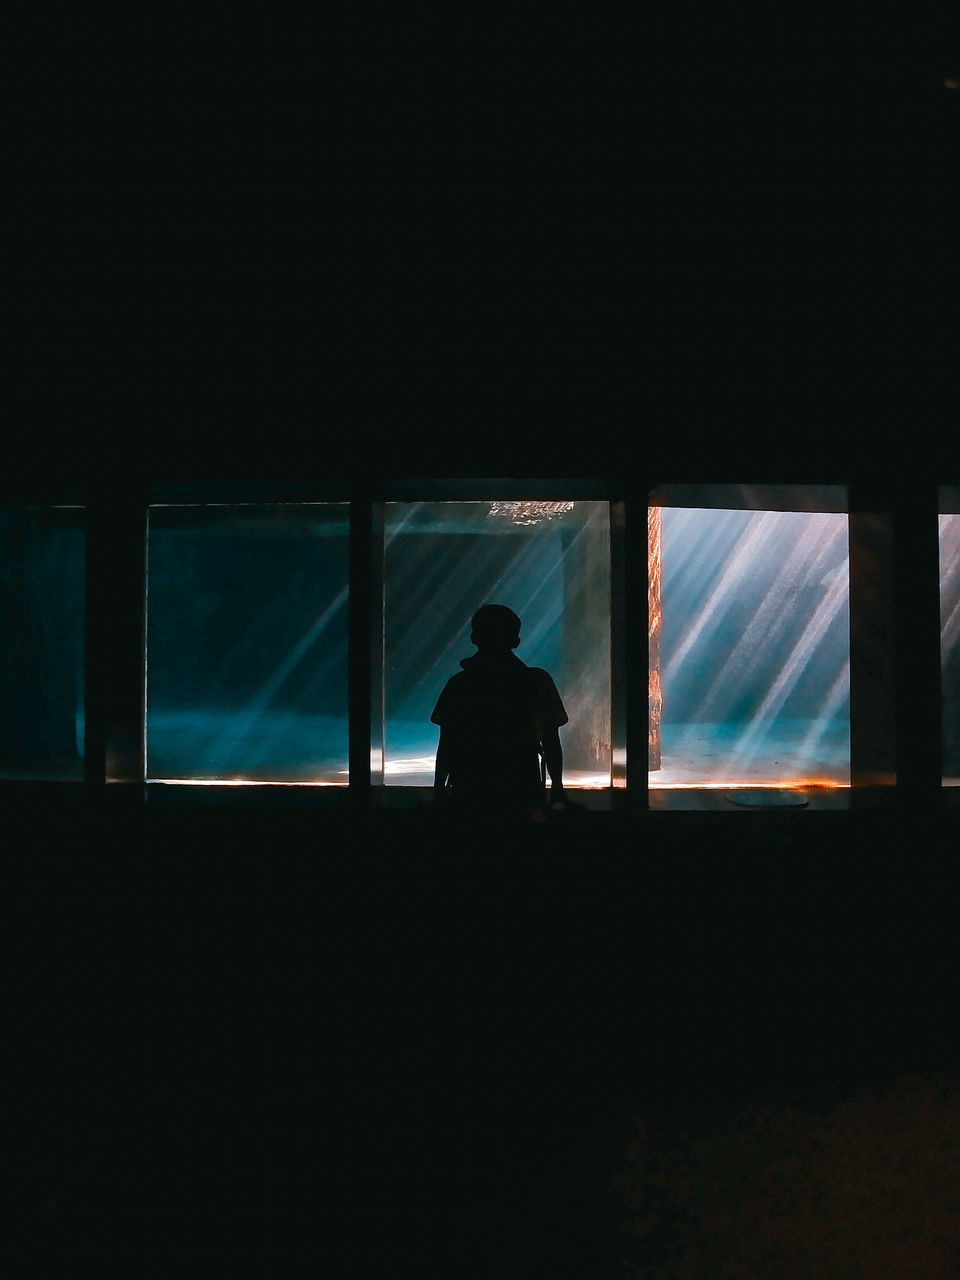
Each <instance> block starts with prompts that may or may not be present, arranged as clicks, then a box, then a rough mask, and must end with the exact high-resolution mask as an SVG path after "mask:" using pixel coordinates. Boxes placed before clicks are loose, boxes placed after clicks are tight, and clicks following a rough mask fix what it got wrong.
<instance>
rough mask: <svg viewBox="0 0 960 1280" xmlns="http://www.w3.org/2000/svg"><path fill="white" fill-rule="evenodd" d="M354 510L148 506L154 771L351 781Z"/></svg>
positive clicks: (172, 776) (167, 775)
mask: <svg viewBox="0 0 960 1280" xmlns="http://www.w3.org/2000/svg"><path fill="white" fill-rule="evenodd" d="M348 511H349V509H348V506H347V504H346V503H287V504H282V503H281V504H272V505H260V504H233V505H223V506H215V505H203V506H200V505H192V506H159V505H158V506H152V507H150V509H149V520H148V534H147V539H148V543H147V545H148V557H147V673H146V683H147V689H146V776H147V779H148V780H151V781H170V780H176V781H180V782H300V783H324V784H328V785H329V784H332V785H340V786H343V785H345V784H346V782H347V760H348V750H347V744H348V723H347V722H348V690H347V653H348V647H347V627H348V594H349V538H348V531H349V522H348Z"/></svg>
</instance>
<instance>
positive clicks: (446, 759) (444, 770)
mask: <svg viewBox="0 0 960 1280" xmlns="http://www.w3.org/2000/svg"><path fill="white" fill-rule="evenodd" d="M449 777H450V744H449V740H448V737H447V733H446V730H445V729H444V728H443V726H442V725H441V726H440V741H439V743H438V744H437V767H436V769H435V770H434V774H433V798H434V800H442V799H443V796H444V793H445V791H446V787H447V780H448V779H449Z"/></svg>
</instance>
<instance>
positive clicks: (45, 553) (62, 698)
mask: <svg viewBox="0 0 960 1280" xmlns="http://www.w3.org/2000/svg"><path fill="white" fill-rule="evenodd" d="M85 547H86V534H85V526H84V511H83V509H82V508H80V507H52V506H51V507H20V508H9V507H8V508H3V509H0V548H2V554H0V654H2V659H0V661H2V668H0V777H2V778H5V779H11V780H12V779H24V780H26V779H38V780H39V779H45V780H48V781H63V782H70V781H80V780H81V779H82V778H83V743H84V667H83V663H84V602H85V586H84V571H85Z"/></svg>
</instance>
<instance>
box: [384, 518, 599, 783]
mask: <svg viewBox="0 0 960 1280" xmlns="http://www.w3.org/2000/svg"><path fill="white" fill-rule="evenodd" d="M385 529H386V551H385V601H384V605H385V613H384V637H385V638H384V654H385V659H384V661H385V680H384V700H385V739H386V741H385V748H384V769H385V780H386V782H387V783H388V784H389V783H393V784H395V785H408V786H429V785H430V784H431V783H432V781H433V769H434V760H435V756H436V749H437V742H438V738H439V730H438V729H437V728H436V726H435V725H432V724H431V723H430V715H431V712H432V711H433V708H434V706H435V704H436V701H437V698H438V696H439V694H440V691H441V690H442V688H443V686H444V684H445V683H446V681H447V680H448V679H449V678H450V676H452V675H455V674H456V673H457V672H458V671H459V670H460V666H459V664H460V661H461V659H463V658H468V657H470V656H471V655H472V654H473V653H475V652H476V650H475V649H474V647H473V645H472V644H471V643H470V619H471V617H472V615H473V613H474V612H475V610H477V609H478V608H479V607H480V606H481V605H482V604H504V605H507V606H508V607H509V608H511V609H513V611H514V612H515V613H517V614H518V615H519V616H520V619H521V622H522V628H521V632H520V646H519V648H518V649H517V651H516V653H517V657H518V658H520V659H521V660H522V661H523V662H525V663H526V665H527V666H531V667H543V668H544V669H545V670H547V671H548V672H549V673H550V674H551V675H552V676H553V679H554V681H555V683H556V685H557V688H558V689H559V692H560V696H561V698H562V699H563V702H564V706H565V707H566V711H567V715H568V716H569V723H568V724H567V725H565V726H564V727H563V728H562V729H561V730H560V738H561V742H562V745H563V754H564V779H565V781H566V783H567V785H568V786H571V787H607V786H609V785H610V516H609V505H608V504H607V503H605V502H576V503H574V502H533V501H531V502H418V503H402V502H391V503H388V504H387V508H386V524H385Z"/></svg>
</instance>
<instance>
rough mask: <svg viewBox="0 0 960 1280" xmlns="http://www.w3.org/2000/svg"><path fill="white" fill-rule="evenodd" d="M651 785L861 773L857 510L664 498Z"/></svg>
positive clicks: (654, 629) (799, 782)
mask: <svg viewBox="0 0 960 1280" xmlns="http://www.w3.org/2000/svg"><path fill="white" fill-rule="evenodd" d="M649 535H650V536H649V558H650V572H649V584H650V596H649V615H648V616H649V620H650V673H649V676H650V709H651V715H650V760H649V769H650V773H649V782H650V786H651V788H665V789H680V788H704V787H708V788H731V789H732V788H738V787H747V788H762V787H771V788H779V789H786V788H797V787H808V786H822V787H840V786H849V783H850V636H849V556H848V533H847V517H846V515H843V514H839V513H836V512H817V511H768V510H762V511H758V510H723V509H706V508H682V507H667V506H665V507H663V508H658V507H653V508H651V509H650V512H649Z"/></svg>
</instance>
